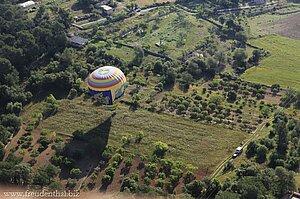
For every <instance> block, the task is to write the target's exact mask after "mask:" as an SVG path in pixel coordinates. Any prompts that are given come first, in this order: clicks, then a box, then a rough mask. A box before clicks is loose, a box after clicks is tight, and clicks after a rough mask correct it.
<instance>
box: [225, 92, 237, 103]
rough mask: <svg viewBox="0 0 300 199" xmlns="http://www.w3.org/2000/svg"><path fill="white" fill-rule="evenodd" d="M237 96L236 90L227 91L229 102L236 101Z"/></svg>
mask: <svg viewBox="0 0 300 199" xmlns="http://www.w3.org/2000/svg"><path fill="white" fill-rule="evenodd" d="M236 97H237V94H236V92H234V91H229V92H228V93H227V100H228V101H229V102H235V100H236Z"/></svg>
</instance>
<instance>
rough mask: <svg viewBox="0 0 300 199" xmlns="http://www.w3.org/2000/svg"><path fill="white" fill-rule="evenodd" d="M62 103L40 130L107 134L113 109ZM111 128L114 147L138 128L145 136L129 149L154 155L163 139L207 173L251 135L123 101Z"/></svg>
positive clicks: (87, 102) (177, 154)
mask: <svg viewBox="0 0 300 199" xmlns="http://www.w3.org/2000/svg"><path fill="white" fill-rule="evenodd" d="M59 102H60V108H59V111H58V113H57V114H55V115H54V116H51V117H49V118H47V119H46V120H45V121H43V122H42V123H41V124H40V125H39V127H38V130H42V129H45V130H50V131H51V132H52V131H55V132H56V133H57V135H59V134H69V135H71V134H72V133H73V132H74V131H76V130H83V131H84V132H91V131H95V130H96V131H98V130H99V133H102V134H103V132H102V130H101V129H99V128H98V127H99V126H101V124H102V123H104V122H105V121H106V120H107V119H108V118H109V117H110V116H111V112H108V111H104V110H101V109H100V108H99V107H95V106H94V105H93V104H92V103H91V100H84V99H83V97H79V98H76V99H75V100H72V101H71V100H65V99H63V100H60V101H59ZM39 106H40V105H39V104H36V105H33V106H31V107H28V108H27V112H26V113H25V114H23V121H25V122H26V120H27V119H28V117H30V115H31V114H34V112H35V111H36V110H38V109H39ZM26 116H27V117H26ZM97 129H98V130H97ZM108 129H109V130H108V132H106V133H105V134H108V135H101V137H105V138H107V140H106V141H107V143H108V144H110V145H112V146H116V147H120V146H121V145H122V142H121V138H122V136H132V137H133V138H134V136H135V135H136V133H137V132H138V131H143V132H144V134H145V137H144V138H143V140H142V142H141V143H140V144H138V145H134V144H132V145H130V146H129V147H128V148H127V149H128V150H129V151H131V152H133V153H134V154H137V155H151V154H152V152H153V149H154V148H153V143H155V142H156V141H162V142H165V143H167V144H168V145H169V149H170V151H169V152H168V153H167V157H170V158H171V159H174V160H179V161H183V162H185V163H189V164H192V165H194V166H197V167H199V172H202V173H204V172H205V173H207V174H209V173H210V172H212V171H213V169H214V168H215V167H216V166H217V165H218V163H219V162H220V161H222V160H223V159H224V158H226V157H227V156H228V155H230V154H231V153H232V152H233V151H234V149H235V148H236V147H237V146H238V145H240V143H241V142H243V140H245V139H246V138H247V137H248V134H247V133H245V132H242V131H239V130H230V129H227V128H224V127H222V126H217V125H216V126H213V125H205V124H202V123H199V122H195V121H192V120H189V119H185V118H182V117H179V116H172V115H168V114H157V113H151V112H148V111H146V110H142V109H138V110H137V111H134V112H132V111H129V107H128V106H126V105H123V104H119V107H118V108H117V110H116V115H115V116H114V117H113V118H112V120H111V123H110V125H109V128H108ZM99 147H100V146H99Z"/></svg>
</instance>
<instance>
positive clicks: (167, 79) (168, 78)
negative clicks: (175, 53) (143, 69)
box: [163, 68, 177, 86]
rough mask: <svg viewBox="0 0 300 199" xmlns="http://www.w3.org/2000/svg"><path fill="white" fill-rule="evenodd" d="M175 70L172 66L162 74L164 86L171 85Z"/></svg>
mask: <svg viewBox="0 0 300 199" xmlns="http://www.w3.org/2000/svg"><path fill="white" fill-rule="evenodd" d="M176 76H177V74H176V72H175V70H174V69H173V68H169V69H168V71H167V73H166V75H165V76H164V80H163V82H164V86H173V85H174V84H175V80H176Z"/></svg>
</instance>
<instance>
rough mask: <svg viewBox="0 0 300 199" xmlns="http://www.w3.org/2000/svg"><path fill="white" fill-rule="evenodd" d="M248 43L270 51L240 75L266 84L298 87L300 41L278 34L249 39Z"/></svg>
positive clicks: (299, 82)
mask: <svg viewBox="0 0 300 199" xmlns="http://www.w3.org/2000/svg"><path fill="white" fill-rule="evenodd" d="M250 43H252V44H253V45H256V46H259V47H261V48H264V49H266V50H268V51H270V52H271V55H270V56H269V57H267V58H265V59H264V60H262V61H261V62H260V64H259V66H257V67H253V68H251V69H248V70H247V71H246V72H245V74H243V75H242V77H243V78H244V79H246V80H248V81H252V82H257V83H261V84H266V85H272V84H280V85H281V86H282V87H285V88H287V87H294V88H297V89H299V88H300V86H299V85H300V81H299V76H300V67H299V66H300V65H299V63H300V62H299V60H300V49H299V48H298V46H299V45H300V42H299V41H297V40H293V39H289V38H285V37H282V36H278V35H269V36H265V37H262V38H259V39H254V40H251V41H250Z"/></svg>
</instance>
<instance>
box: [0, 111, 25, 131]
mask: <svg viewBox="0 0 300 199" xmlns="http://www.w3.org/2000/svg"><path fill="white" fill-rule="evenodd" d="M0 124H1V125H2V126H4V127H6V129H7V130H9V131H10V132H11V133H14V132H17V131H18V129H19V127H20V126H21V120H20V119H19V118H18V117H17V116H16V115H14V114H6V115H1V116H0Z"/></svg>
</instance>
